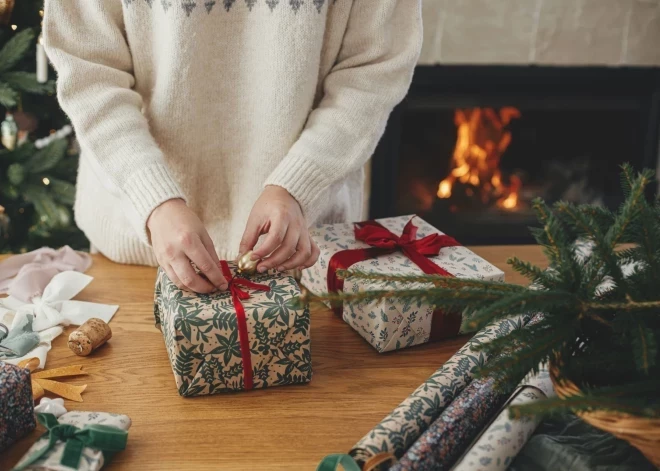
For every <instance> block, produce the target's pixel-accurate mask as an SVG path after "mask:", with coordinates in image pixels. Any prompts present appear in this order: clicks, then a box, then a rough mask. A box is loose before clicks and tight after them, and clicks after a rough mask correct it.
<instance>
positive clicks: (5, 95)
mask: <svg viewBox="0 0 660 471" xmlns="http://www.w3.org/2000/svg"><path fill="white" fill-rule="evenodd" d="M17 103H18V93H16V91H15V90H14V89H13V88H11V87H10V86H9V85H7V84H6V83H2V82H0V105H2V106H4V107H5V108H13V107H14V106H16V104H17Z"/></svg>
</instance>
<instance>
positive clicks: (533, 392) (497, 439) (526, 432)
mask: <svg viewBox="0 0 660 471" xmlns="http://www.w3.org/2000/svg"><path fill="white" fill-rule="evenodd" d="M554 396H555V392H554V388H553V386H552V380H551V379H550V374H549V372H548V370H547V368H542V369H541V370H540V371H539V374H538V375H534V376H531V377H528V378H525V379H524V380H523V381H521V383H520V385H519V387H518V388H517V389H516V391H515V392H514V393H513V394H512V395H511V398H510V399H509V401H507V403H506V404H505V405H504V407H503V409H502V411H500V413H499V414H498V415H497V417H496V418H495V420H494V421H493V422H492V423H491V424H490V425H489V426H488V427H487V428H486V429H485V430H484V431H483V432H482V434H481V435H480V436H479V437H478V438H477V439H476V440H475V441H474V443H473V444H472V446H471V447H470V448H469V449H468V451H467V452H466V453H465V455H464V456H463V457H462V458H461V459H460V460H459V461H458V462H457V463H456V465H455V466H454V467H453V468H452V470H453V471H504V470H505V469H507V468H508V467H509V465H510V464H511V463H512V462H513V459H514V458H515V457H516V455H517V454H518V452H519V451H520V450H521V449H522V447H523V446H524V445H525V443H527V440H529V437H530V436H531V435H532V434H533V433H534V431H535V430H536V428H537V427H538V425H539V423H540V420H541V419H540V418H538V417H522V418H520V419H510V418H509V411H508V407H509V406H513V405H522V404H529V403H530V402H535V401H540V400H543V399H546V398H550V397H554Z"/></svg>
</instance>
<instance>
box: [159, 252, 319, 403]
mask: <svg viewBox="0 0 660 471" xmlns="http://www.w3.org/2000/svg"><path fill="white" fill-rule="evenodd" d="M221 268H222V270H223V273H224V275H225V278H227V279H228V280H229V289H228V291H226V292H218V293H213V294H209V295H205V294H195V293H191V292H188V291H185V290H181V289H179V288H178V287H177V286H176V285H174V283H172V282H171V281H170V279H169V278H168V277H167V275H166V273H165V272H164V271H163V270H162V269H161V270H159V272H158V278H157V281H156V299H155V316H156V324H157V325H158V326H159V327H160V329H161V331H162V333H163V337H164V338H165V345H166V347H167V352H168V355H169V357H170V361H171V363H172V370H173V372H174V377H175V379H176V384H177V387H178V389H179V394H181V395H182V396H199V395H206V394H217V393H222V392H228V391H239V390H247V389H252V388H265V387H269V386H281V385H287V384H297V383H307V382H309V381H310V380H311V377H312V359H311V351H310V332H309V320H310V318H309V310H308V308H307V307H304V308H301V307H298V306H296V305H295V303H293V302H292V301H293V299H294V298H296V297H298V296H300V287H299V286H298V284H297V283H296V280H295V279H294V278H293V277H292V276H290V275H289V274H286V273H275V272H271V273H267V274H263V275H256V276H253V277H251V278H250V279H247V278H242V277H239V276H236V275H234V271H235V265H234V264H233V263H227V262H224V261H222V262H221Z"/></svg>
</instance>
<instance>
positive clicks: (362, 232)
mask: <svg viewBox="0 0 660 471" xmlns="http://www.w3.org/2000/svg"><path fill="white" fill-rule="evenodd" d="M355 238H356V240H359V241H362V242H364V243H366V244H368V245H369V246H370V247H369V248H364V249H352V250H342V251H339V252H337V253H335V254H334V255H333V256H332V257H331V258H330V261H329V262H328V291H330V292H333V293H337V292H341V291H343V289H344V280H342V279H340V278H339V277H338V276H337V271H338V270H347V269H348V268H349V267H351V266H352V265H354V264H356V263H358V262H362V261H365V260H369V259H371V258H376V257H378V256H380V255H386V254H389V253H393V252H397V251H401V252H403V253H404V254H405V255H406V257H408V258H409V259H410V260H411V261H412V262H413V263H414V264H415V265H417V266H418V267H419V268H420V269H421V270H422V271H423V272H424V273H426V274H427V275H442V276H452V277H453V275H452V274H451V273H449V272H448V271H447V270H445V269H444V268H442V267H440V266H438V265H436V264H435V263H433V262H432V261H431V260H430V259H429V258H428V257H431V256H435V255H438V254H439V253H440V249H442V248H444V247H457V246H460V245H461V244H459V243H458V242H457V241H456V240H455V239H454V238H453V237H449V236H447V235H443V234H438V233H434V234H431V235H428V236H426V237H423V238H421V239H417V226H415V225H414V224H413V220H412V219H411V220H410V221H408V223H407V224H406V226H405V227H404V228H403V232H402V233H401V235H400V236H397V235H396V234H394V233H393V232H392V231H390V230H389V229H387V228H386V227H384V226H383V225H382V224H380V223H378V222H376V221H365V222H361V223H358V224H356V225H355ZM342 310H343V307H342V306H338V307H336V308H335V313H337V314H338V315H341V314H342ZM436 319H439V320H438V321H437V322H436ZM460 321H461V319H460V315H459V316H456V315H453V314H446V313H443V312H441V311H436V312H434V316H433V323H432V326H431V339H432V340H434V339H437V338H442V337H445V336H451V335H456V333H457V332H458V330H459V328H460Z"/></svg>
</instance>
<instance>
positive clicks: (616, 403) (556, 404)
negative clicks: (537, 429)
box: [509, 396, 658, 419]
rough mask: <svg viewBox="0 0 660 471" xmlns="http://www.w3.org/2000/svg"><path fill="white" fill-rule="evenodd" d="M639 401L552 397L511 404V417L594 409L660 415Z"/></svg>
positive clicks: (600, 397)
mask: <svg viewBox="0 0 660 471" xmlns="http://www.w3.org/2000/svg"><path fill="white" fill-rule="evenodd" d="M635 402H638V401H622V400H621V399H613V398H610V397H607V396H571V397H567V398H564V399H560V398H552V399H546V400H543V401H538V402H532V403H529V404H522V405H517V406H511V407H510V408H509V417H510V418H512V419H518V418H521V417H535V416H545V415H554V414H560V413H564V412H573V413H575V412H590V411H594V410H607V411H612V412H623V413H626V414H631V415H635V416H638V417H649V418H655V417H658V411H657V410H654V409H652V408H649V407H646V406H645V405H639V404H635Z"/></svg>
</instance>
